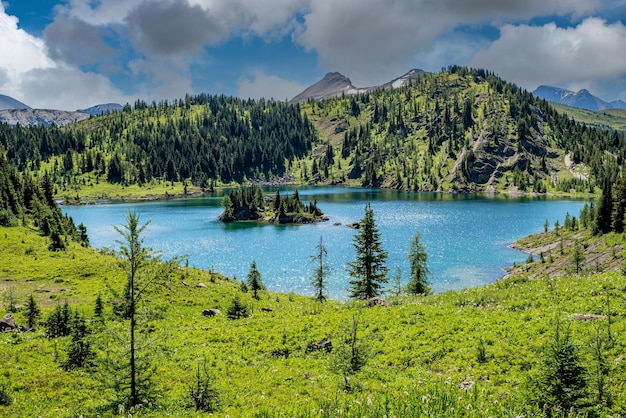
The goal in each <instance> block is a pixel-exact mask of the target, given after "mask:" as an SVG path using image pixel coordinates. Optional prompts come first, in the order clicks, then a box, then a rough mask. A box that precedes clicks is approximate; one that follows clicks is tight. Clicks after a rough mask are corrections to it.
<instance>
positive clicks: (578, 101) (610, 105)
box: [533, 86, 626, 110]
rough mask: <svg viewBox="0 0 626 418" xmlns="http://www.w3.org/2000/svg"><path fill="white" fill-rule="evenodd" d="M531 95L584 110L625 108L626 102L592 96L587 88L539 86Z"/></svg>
mask: <svg viewBox="0 0 626 418" xmlns="http://www.w3.org/2000/svg"><path fill="white" fill-rule="evenodd" d="M533 95H534V96H535V97H538V98H540V99H544V100H547V101H549V102H553V103H559V104H563V105H567V106H572V107H578V108H581V109H586V110H606V109H626V102H624V101H622V100H615V101H612V102H607V101H604V100H602V99H600V98H599V97H597V96H594V95H593V94H591V93H590V92H589V90H587V89H582V90H579V91H577V92H574V91H571V90H566V89H562V88H558V87H551V86H539V87H537V89H535V91H533Z"/></svg>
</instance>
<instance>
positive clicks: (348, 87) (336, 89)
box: [291, 68, 429, 103]
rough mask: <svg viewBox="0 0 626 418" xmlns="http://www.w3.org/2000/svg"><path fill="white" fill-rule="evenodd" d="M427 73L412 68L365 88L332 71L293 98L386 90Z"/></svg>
mask: <svg viewBox="0 0 626 418" xmlns="http://www.w3.org/2000/svg"><path fill="white" fill-rule="evenodd" d="M426 74H429V73H427V72H426V71H423V70H419V69H415V68H414V69H411V70H409V71H408V72H407V73H405V74H404V75H401V76H400V77H397V78H394V79H393V80H391V81H389V82H387V83H385V84H382V85H380V86H373V87H365V88H357V87H354V85H353V84H352V81H350V79H349V78H348V77H346V76H345V75H343V74H341V73H339V72H330V73H327V74H326V75H325V76H324V78H322V79H321V80H320V81H318V82H317V83H315V84H313V85H312V86H310V87H308V88H306V89H305V90H304V91H303V92H302V93H300V94H298V95H297V96H296V97H294V98H293V99H291V102H293V103H305V102H306V101H307V100H309V99H313V100H322V99H328V98H331V97H340V96H341V95H344V94H345V95H352V94H359V93H367V92H370V91H373V90H376V89H379V88H382V89H384V90H388V89H392V88H398V87H402V86H406V85H408V84H410V83H411V82H412V81H414V80H415V79H417V78H419V77H422V76H424V75H426Z"/></svg>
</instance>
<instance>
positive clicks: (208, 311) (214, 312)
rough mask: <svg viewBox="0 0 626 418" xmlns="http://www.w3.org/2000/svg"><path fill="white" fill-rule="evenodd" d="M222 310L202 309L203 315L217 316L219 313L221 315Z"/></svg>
mask: <svg viewBox="0 0 626 418" xmlns="http://www.w3.org/2000/svg"><path fill="white" fill-rule="evenodd" d="M221 314H222V312H221V311H220V310H219V309H214V308H212V309H205V310H203V311H202V315H203V316H217V315H221Z"/></svg>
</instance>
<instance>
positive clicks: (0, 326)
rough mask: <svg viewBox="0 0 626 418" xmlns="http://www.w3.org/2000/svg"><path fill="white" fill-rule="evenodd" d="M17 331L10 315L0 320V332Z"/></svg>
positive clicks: (17, 328)
mask: <svg viewBox="0 0 626 418" xmlns="http://www.w3.org/2000/svg"><path fill="white" fill-rule="evenodd" d="M19 329H20V327H19V326H18V325H17V324H16V323H15V319H13V317H12V316H11V314H6V315H4V316H3V317H2V319H0V331H18V330H19Z"/></svg>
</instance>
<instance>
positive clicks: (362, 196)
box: [63, 187, 584, 299]
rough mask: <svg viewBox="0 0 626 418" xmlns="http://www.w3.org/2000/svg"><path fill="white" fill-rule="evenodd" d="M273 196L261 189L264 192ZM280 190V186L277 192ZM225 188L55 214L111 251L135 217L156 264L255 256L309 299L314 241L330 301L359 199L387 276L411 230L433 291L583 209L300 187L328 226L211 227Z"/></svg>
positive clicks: (267, 276)
mask: <svg viewBox="0 0 626 418" xmlns="http://www.w3.org/2000/svg"><path fill="white" fill-rule="evenodd" d="M274 190H275V189H267V191H268V193H273V191H274ZM287 191H288V189H286V188H281V194H283V195H284V194H285V193H286V192H287ZM224 192H225V191H218V192H217V193H216V194H215V195H214V196H211V197H198V198H190V199H180V200H169V201H157V202H148V203H112V204H99V205H90V206H65V207H63V211H64V212H65V213H66V214H68V215H70V216H72V217H73V218H74V222H75V223H76V224H77V225H78V224H79V223H81V222H82V223H84V224H85V225H86V226H87V230H88V234H89V237H90V240H91V244H92V246H93V247H95V248H102V247H109V248H116V246H117V244H116V243H115V241H116V240H117V239H119V238H120V236H119V234H118V233H117V232H116V231H115V230H114V228H113V226H114V225H117V226H120V225H122V224H124V223H125V219H124V218H125V215H126V214H127V213H128V211H129V210H133V209H135V210H137V212H138V213H139V214H140V216H141V221H143V222H145V221H148V220H151V223H150V225H149V227H148V228H147V229H146V231H145V233H144V237H145V243H146V245H148V246H150V247H152V248H153V249H155V250H159V251H162V253H163V256H164V258H169V257H173V256H177V255H187V256H188V260H189V265H190V266H194V267H200V268H204V269H210V270H213V271H216V272H220V273H223V274H225V275H227V276H229V277H236V278H237V279H239V280H241V279H244V278H246V276H247V273H248V270H249V268H250V264H251V263H252V261H253V260H254V261H256V263H257V266H258V268H259V271H260V272H261V277H262V281H263V283H264V284H265V285H266V287H268V288H269V289H271V290H275V291H279V292H296V293H301V294H305V295H310V294H313V291H312V288H311V287H310V285H309V281H310V278H311V276H312V274H313V270H314V268H315V266H314V263H313V262H312V260H311V256H312V255H313V254H315V251H316V250H315V246H316V245H317V244H318V242H319V238H320V237H322V238H323V241H324V245H325V246H326V247H327V248H328V261H329V264H330V265H331V267H332V271H331V273H330V276H329V284H328V291H329V296H330V297H331V298H334V299H345V297H346V295H347V290H346V289H347V288H348V281H349V280H350V276H349V275H348V273H347V268H346V263H347V262H349V261H351V260H353V259H354V256H355V253H354V247H353V244H352V243H353V240H352V238H353V236H354V235H355V234H356V232H357V231H356V230H353V229H350V228H348V227H347V226H345V225H346V224H348V223H351V222H355V221H359V220H360V219H361V218H362V217H363V215H364V210H365V205H366V203H367V202H370V203H371V207H372V209H373V210H374V217H375V220H376V222H377V225H378V227H379V229H380V232H381V236H382V241H383V246H384V249H385V250H386V251H388V252H389V258H388V260H387V266H388V268H389V276H393V275H395V273H396V267H399V268H400V269H401V272H402V282H403V283H405V282H406V281H407V278H408V273H409V265H408V261H407V259H406V254H407V253H408V250H409V245H410V242H411V238H412V237H413V235H414V234H415V233H416V232H420V233H421V234H422V243H423V244H425V245H426V249H427V253H428V260H429V268H430V270H431V271H432V274H431V277H430V281H431V284H432V289H433V291H434V292H441V291H445V290H450V289H461V288H465V287H472V286H481V285H484V284H487V283H492V282H494V281H495V280H497V278H498V277H500V276H502V275H503V274H504V273H505V272H504V270H503V269H504V268H505V267H507V266H510V265H512V264H513V263H514V262H517V263H521V262H524V261H525V260H526V258H527V255H525V254H523V253H521V252H519V251H515V250H512V249H510V248H508V247H507V245H508V244H510V243H512V242H514V241H516V240H517V239H519V238H522V237H524V236H527V235H530V234H534V233H538V232H541V231H542V230H543V224H544V222H545V220H546V219H548V220H549V223H550V225H551V228H552V225H554V222H555V221H556V220H557V219H558V220H559V223H560V224H563V219H564V218H565V214H566V213H567V212H569V213H570V214H571V215H573V216H576V217H578V214H579V212H580V209H581V208H582V206H583V205H584V201H581V200H567V199H551V198H545V197H539V198H529V197H510V196H494V197H485V196H475V195H460V194H436V193H406V192H399V191H393V190H379V189H348V188H334V187H328V188H299V193H300V197H301V199H302V200H303V201H305V202H306V201H310V200H314V199H316V200H317V202H318V205H319V207H320V208H321V210H322V211H324V213H325V214H326V215H327V216H328V217H329V218H330V220H329V221H328V222H323V223H316V224H311V225H282V226H274V225H264V224H259V223H248V222H245V223H232V224H223V223H220V222H218V220H217V218H218V216H219V214H220V213H221V212H222V209H221V207H220V202H221V199H222V196H223V193H224ZM143 222H142V223H143ZM338 223H340V224H341V225H337V224H338ZM389 286H391V280H390V282H389Z"/></svg>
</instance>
